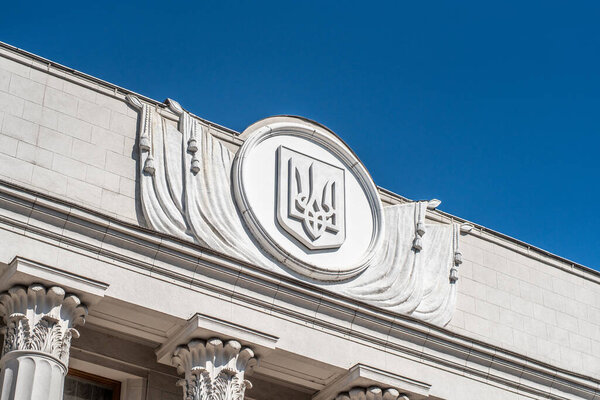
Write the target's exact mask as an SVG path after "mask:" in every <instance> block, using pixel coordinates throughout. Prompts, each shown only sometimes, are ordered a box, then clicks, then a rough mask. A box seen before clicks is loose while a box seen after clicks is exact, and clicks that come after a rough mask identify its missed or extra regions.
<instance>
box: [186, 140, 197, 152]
mask: <svg viewBox="0 0 600 400" xmlns="http://www.w3.org/2000/svg"><path fill="white" fill-rule="evenodd" d="M187 150H188V151H189V152H190V153H195V152H197V151H198V141H197V140H196V137H195V136H192V137H191V138H190V140H188V148H187Z"/></svg>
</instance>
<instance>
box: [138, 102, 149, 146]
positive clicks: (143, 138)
mask: <svg viewBox="0 0 600 400" xmlns="http://www.w3.org/2000/svg"><path fill="white" fill-rule="evenodd" d="M142 109H143V115H144V122H143V124H144V126H143V127H142V134H141V135H140V150H141V151H150V148H151V143H150V123H151V116H150V108H149V107H148V105H147V104H144V105H143V107H142Z"/></svg>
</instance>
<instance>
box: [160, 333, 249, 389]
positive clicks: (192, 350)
mask: <svg viewBox="0 0 600 400" xmlns="http://www.w3.org/2000/svg"><path fill="white" fill-rule="evenodd" d="M171 360H172V363H173V365H174V366H175V367H177V372H178V373H179V374H184V375H185V377H184V378H183V379H181V380H179V381H178V382H177V385H179V386H181V387H182V388H183V393H184V399H186V400H206V399H213V398H215V399H231V400H243V398H244V393H245V391H246V389H249V388H251V387H252V384H251V383H250V381H248V380H246V379H245V378H244V373H245V372H246V370H247V369H249V368H251V367H252V366H253V365H255V364H256V359H255V357H254V351H252V349H250V348H249V347H243V346H242V345H241V344H240V343H239V342H238V341H236V340H228V341H225V342H223V341H222V340H221V339H218V338H212V339H208V340H202V339H192V340H191V341H190V342H189V343H188V344H187V345H184V346H178V347H177V348H176V349H175V351H174V352H173V356H172V359H171Z"/></svg>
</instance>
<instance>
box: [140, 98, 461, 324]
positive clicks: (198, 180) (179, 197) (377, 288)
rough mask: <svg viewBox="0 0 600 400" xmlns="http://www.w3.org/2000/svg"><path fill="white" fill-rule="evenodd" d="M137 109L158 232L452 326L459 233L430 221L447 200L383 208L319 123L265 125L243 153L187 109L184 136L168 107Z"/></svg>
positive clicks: (147, 207) (146, 191)
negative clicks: (430, 215)
mask: <svg viewBox="0 0 600 400" xmlns="http://www.w3.org/2000/svg"><path fill="white" fill-rule="evenodd" d="M128 100H129V101H130V103H131V104H132V105H134V106H135V107H136V108H138V109H139V110H140V124H139V126H140V132H139V152H140V153H139V154H140V177H139V189H140V199H141V206H142V210H143V214H144V217H145V222H146V224H147V226H148V227H149V228H152V229H155V230H157V231H160V232H164V233H167V234H170V235H174V236H177V237H179V238H182V239H185V240H189V241H192V242H195V243H198V244H200V245H202V246H206V247H208V248H211V249H213V250H215V251H218V252H221V253H223V254H227V255H229V256H232V257H235V258H238V259H240V260H243V261H246V262H250V263H252V264H254V265H256V266H259V267H261V268H264V269H267V270H270V271H274V272H277V273H279V274H283V275H286V276H288V277H292V278H295V279H300V280H304V281H308V282H310V283H313V284H316V285H322V287H323V288H325V289H326V290H331V291H333V292H335V293H338V294H341V295H344V296H347V297H348V298H350V299H355V300H358V301H362V302H365V303H367V304H370V305H373V306H375V307H378V308H381V309H385V310H388V311H391V312H395V313H402V314H407V315H411V316H414V317H416V318H419V319H421V320H424V321H427V322H430V323H433V324H436V325H441V326H443V325H446V324H447V323H448V322H449V321H450V319H451V317H452V312H453V310H454V307H455V301H456V299H455V297H456V284H457V280H458V267H459V265H460V262H461V253H460V251H459V226H458V225H457V224H454V223H450V224H439V223H427V222H426V218H425V217H426V213H427V209H430V210H432V209H435V208H436V207H437V206H438V205H439V204H440V201H439V200H435V199H434V200H432V201H429V202H428V201H419V202H408V203H405V204H398V205H393V206H387V207H382V205H381V201H380V199H379V194H378V191H377V188H376V187H375V185H374V184H373V182H372V181H371V178H370V176H369V174H368V172H367V171H366V169H365V168H364V166H363V165H362V164H361V163H360V161H359V160H358V159H357V158H356V156H355V155H354V153H352V151H351V150H350V149H348V148H347V147H346V146H345V144H343V142H342V141H341V140H340V139H339V138H337V137H336V136H335V135H334V134H333V133H331V132H329V131H327V130H326V129H321V128H320V127H319V126H318V125H317V124H310V123H307V122H304V121H302V120H300V119H298V118H291V117H289V118H288V117H274V118H270V119H266V120H264V121H260V122H258V123H256V124H254V125H252V126H251V127H250V128H248V130H247V133H244V134H243V135H247V137H246V138H245V142H244V145H243V146H242V147H241V148H240V149H239V150H238V151H237V153H233V152H232V151H231V150H229V149H228V148H227V147H226V146H225V145H224V144H223V143H222V142H221V141H219V140H217V139H216V138H215V137H213V135H212V134H211V132H210V127H209V126H208V125H206V124H204V123H203V122H201V121H200V120H199V119H197V118H195V117H193V116H192V115H191V114H189V113H188V112H186V111H184V110H183V109H182V108H181V106H179V105H178V104H177V103H176V102H174V101H172V100H169V101H168V106H169V108H170V110H171V111H172V112H174V113H175V114H176V115H177V116H178V118H179V121H178V124H177V127H176V126H174V125H173V124H172V123H171V120H170V119H167V118H166V117H165V116H163V115H162V113H164V112H165V111H162V110H159V108H158V107H157V106H151V105H148V104H146V103H142V102H141V101H140V100H139V99H137V98H135V97H133V96H128ZM167 112H168V111H167ZM170 118H172V116H171V117H170ZM244 174H246V175H244ZM461 232H463V233H464V232H465V231H464V230H461ZM323 281H327V283H326V284H325V285H323Z"/></svg>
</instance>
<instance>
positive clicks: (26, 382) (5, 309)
mask: <svg viewBox="0 0 600 400" xmlns="http://www.w3.org/2000/svg"><path fill="white" fill-rule="evenodd" d="M86 315H87V308H86V307H85V305H83V304H81V301H80V300H79V298H78V297H77V296H75V295H72V294H66V293H65V291H64V290H63V289H62V288H60V287H58V286H52V287H50V288H48V289H47V288H46V287H44V286H42V285H39V284H33V285H30V286H29V287H25V286H13V287H12V288H10V289H9V290H8V291H6V292H3V293H0V316H2V318H3V319H4V324H5V325H6V326H5V328H4V345H3V346H2V358H0V368H1V369H2V372H1V374H0V390H1V392H0V400H61V399H62V397H63V386H64V380H65V375H66V373H67V369H68V363H69V350H70V347H71V338H73V337H79V333H78V332H77V330H76V329H74V326H76V325H78V324H80V325H82V324H83V323H84V322H85V316H86Z"/></svg>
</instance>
